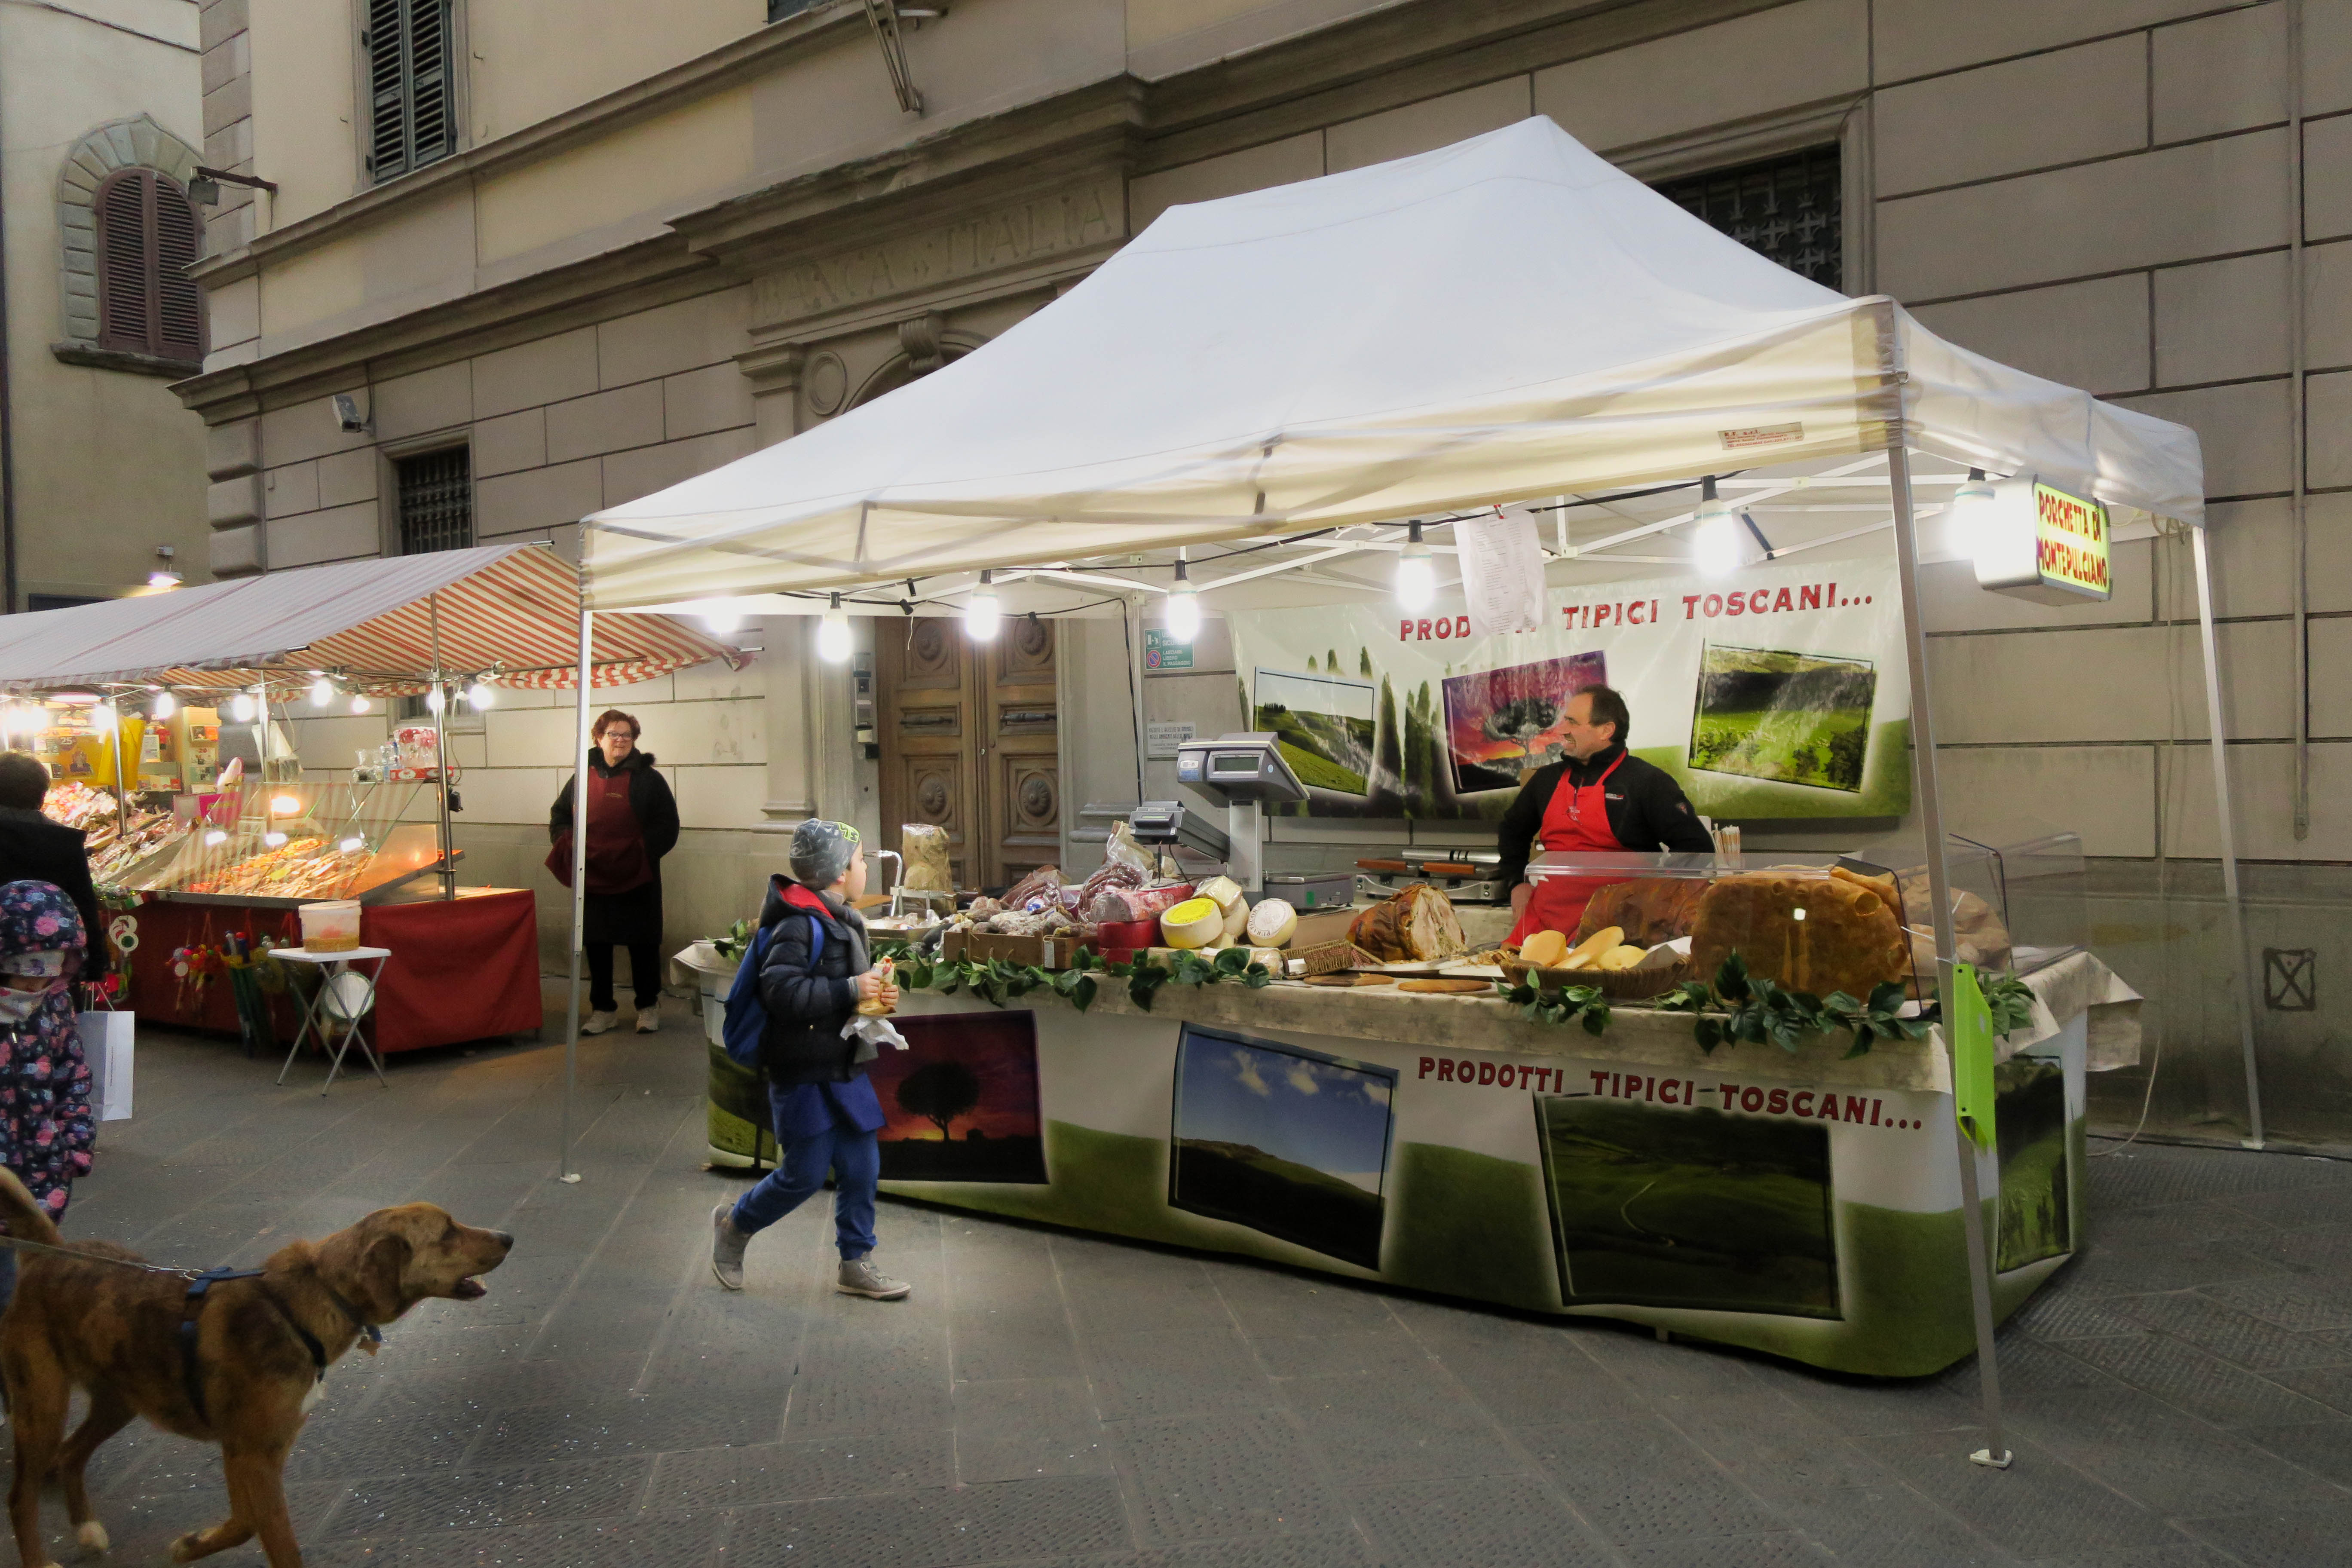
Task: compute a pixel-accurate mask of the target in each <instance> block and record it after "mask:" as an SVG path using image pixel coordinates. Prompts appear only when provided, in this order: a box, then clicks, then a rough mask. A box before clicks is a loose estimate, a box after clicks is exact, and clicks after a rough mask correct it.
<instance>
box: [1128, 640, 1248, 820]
mask: <svg viewBox="0 0 2352 1568" xmlns="http://www.w3.org/2000/svg"><path fill="white" fill-rule="evenodd" d="M1143 604H1144V600H1143V595H1141V594H1129V595H1128V596H1127V610H1126V614H1127V700H1129V702H1131V703H1133V704H1134V705H1135V706H1134V713H1135V803H1136V804H1137V805H1142V804H1143V801H1144V796H1145V795H1146V794H1147V793H1149V791H1150V785H1148V784H1145V783H1144V782H1143V780H1144V770H1143V765H1144V762H1145V760H1146V759H1148V758H1149V757H1150V755H1151V746H1150V742H1149V741H1148V740H1146V739H1145V733H1146V731H1148V730H1149V729H1150V725H1149V724H1148V723H1147V722H1146V721H1145V720H1144V717H1143ZM1242 728H1244V730H1246V729H1248V728H1249V715H1248V714H1246V713H1244V714H1243V715H1242Z"/></svg>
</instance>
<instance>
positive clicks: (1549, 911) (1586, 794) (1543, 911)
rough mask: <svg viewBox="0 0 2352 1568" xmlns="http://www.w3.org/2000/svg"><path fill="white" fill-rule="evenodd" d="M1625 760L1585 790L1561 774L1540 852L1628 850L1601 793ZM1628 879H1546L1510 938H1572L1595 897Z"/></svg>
mask: <svg viewBox="0 0 2352 1568" xmlns="http://www.w3.org/2000/svg"><path fill="white" fill-rule="evenodd" d="M1624 761H1625V758H1624V756H1623V755H1622V753H1620V755H1619V756H1618V758H1617V760H1616V761H1615V762H1613V763H1610V764H1609V766H1608V767H1607V768H1606V769H1604V770H1602V772H1601V776H1600V777H1599V778H1597V779H1595V780H1593V781H1592V782H1591V784H1586V785H1585V786H1584V787H1583V788H1581V789H1579V788H1577V787H1576V786H1575V785H1573V784H1570V783H1569V782H1568V776H1567V775H1566V774H1565V773H1563V774H1561V775H1560V781H1559V787H1558V788H1556V789H1554V790H1553V791H1552V792H1551V804H1550V805H1548V806H1546V807H1545V808H1544V819H1543V827H1542V828H1541V830H1540V831H1538V834H1537V835H1536V847H1537V849H1538V850H1539V851H1541V852H1543V853H1546V854H1553V855H1558V854H1563V853H1573V852H1574V851H1576V850H1579V849H1583V850H1596V851H1603V852H1607V853H1611V854H1614V853H1618V852H1620V851H1622V850H1623V848H1624V846H1623V845H1622V844H1620V843H1618V842H1617V836H1616V835H1615V834H1614V833H1612V832H1611V831H1610V830H1609V802H1608V799H1607V797H1606V796H1605V795H1603V794H1602V791H1603V789H1604V788H1606V786H1607V785H1608V783H1609V775H1610V774H1611V773H1615V772H1616V771H1617V770H1618V768H1619V767H1621V766H1622V765H1623V763H1624ZM1623 880H1624V877H1623V876H1622V875H1620V876H1601V877H1546V878H1545V879H1543V880H1541V881H1539V882H1535V883H1533V884H1532V885H1533V887H1534V889H1535V891H1534V893H1533V895H1532V896H1530V897H1529V898H1528V911H1527V913H1525V914H1523V915H1521V916H1520V917H1519V923H1518V924H1517V925H1515V926H1513V927H1512V928H1511V935H1510V940H1511V941H1512V942H1525V941H1526V940H1527V939H1528V937H1530V936H1533V935H1534V934H1535V933H1536V932H1538V931H1559V933H1560V934H1561V935H1563V936H1573V935H1574V934H1575V933H1576V922H1577V921H1580V920H1582V919H1583V918H1584V906H1585V904H1586V903H1588V902H1589V901H1591V898H1592V895H1593V894H1595V893H1597V892H1599V891H1600V890H1601V889H1603V888H1606V887H1610V886H1612V885H1613V884H1615V883H1618V882H1622V881H1623Z"/></svg>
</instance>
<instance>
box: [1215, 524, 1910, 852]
mask: <svg viewBox="0 0 2352 1568" xmlns="http://www.w3.org/2000/svg"><path fill="white" fill-rule="evenodd" d="M1546 603H1547V615H1546V625H1545V627H1544V629H1542V630H1540V631H1531V632H1515V633H1511V634H1508V635H1506V636H1499V637H1476V636H1474V635H1473V634H1472V631H1471V620H1470V616H1469V615H1468V614H1467V610H1466V605H1465V604H1464V603H1463V601H1462V599H1461V596H1460V594H1459V591H1458V590H1457V591H1455V592H1454V593H1451V594H1441V595H1439V596H1438V600H1437V602H1436V604H1434V605H1432V606H1431V608H1430V610H1429V611H1428V612H1427V613H1425V614H1422V615H1416V616H1405V615H1403V614H1402V612H1400V611H1398V610H1397V608H1396V606H1395V605H1393V603H1391V604H1385V605H1383V604H1363V605H1319V606H1314V607H1307V608H1298V609H1286V610H1259V611H1244V612H1236V613H1234V614H1232V615H1229V616H1227V617H1226V620H1227V625H1228V626H1229V627H1230V629H1231V632H1232V636H1233V645H1234V668H1235V669H1236V670H1237V671H1239V679H1240V681H1241V687H1242V690H1241V699H1242V708H1243V711H1244V712H1245V713H1247V714H1248V715H1249V719H1250V724H1251V727H1252V728H1253V729H1255V730H1261V731H1272V732H1273V733H1274V734H1275V735H1276V737H1277V738H1278V739H1279V741H1280V743H1281V746H1282V751H1283V754H1284V756H1285V757H1286V758H1287V759H1288V761H1289V763H1290V764H1291V766H1292V767H1293V768H1294V769H1296V770H1297V773H1298V776H1299V778H1300V780H1301V781H1302V782H1304V783H1305V784H1307V793H1308V798H1307V800H1306V801H1304V802H1302V803H1300V804H1298V805H1293V806H1290V807H1288V808H1287V809H1288V810H1289V811H1290V812H1292V813H1294V814H1296V815H1299V816H1351V817H1368V818H1375V819H1397V818H1406V817H1412V818H1422V819H1439V820H1444V819H1455V820H1465V821H1490V820H1493V819H1496V818H1498V817H1500V816H1502V815H1503V813H1504V812H1505V811H1506V810H1507V809H1508V808H1509V805H1510V803H1511V801H1512V799H1513V798H1514V797H1515V796H1516V795H1517V793H1518V790H1519V787H1520V784H1521V783H1522V781H1523V779H1524V777H1525V776H1526V775H1527V774H1528V773H1532V772H1533V771H1534V770H1536V769H1538V768H1541V767H1544V766H1547V765H1549V763H1556V762H1559V760H1560V759H1561V757H1562V756H1563V755H1564V752H1563V751H1562V740H1561V734H1562V722H1563V721H1564V720H1565V718H1566V716H1567V711H1568V701H1569V699H1570V698H1571V697H1573V696H1574V695H1575V694H1576V693H1577V692H1579V691H1581V690H1583V689H1585V688H1587V687H1590V686H1598V685H1607V686H1612V687H1614V688H1615V689H1617V690H1619V691H1620V692H1622V693H1623V694H1624V698H1625V701H1626V705H1627V707H1628V708H1629V709H1630V710H1632V713H1633V724H1632V727H1631V728H1632V733H1631V734H1630V735H1629V736H1628V737H1627V738H1626V740H1627V745H1628V747H1629V749H1630V750H1632V751H1633V752H1634V753H1635V754H1636V755H1638V756H1641V757H1643V758H1644V759H1646V760H1647V761H1649V762H1652V763H1656V764H1657V765H1658V766H1660V767H1662V768H1664V769H1665V770H1666V771H1667V772H1668V773H1672V774H1673V775H1674V776H1675V779H1676V781H1677V782H1679V783H1680V784H1682V786H1683V789H1684V791H1685V794H1687V795H1689V796H1690V799H1691V802H1692V804H1693V805H1696V807H1697V809H1698V810H1699V811H1701V812H1703V813H1705V814H1706V815H1708V816H1715V817H1717V818H1721V819H1725V820H1729V821H1769V820H1782V819H1791V818H1893V817H1899V816H1903V815H1904V813H1905V812H1906V810H1908V808H1909V806H1910V800H1911V763H1910V730H1911V724H1910V719H1911V689H1910V680H1909V675H1908V670H1909V667H1908V665H1907V663H1906V657H1905V650H1904V642H1903V637H1904V631H1903V614H1902V606H1901V602H1900V600H1899V598H1898V596H1897V590H1896V582H1895V565H1894V563H1892V562H1891V561H1889V562H1883V563H1882V562H1874V561H1873V562H1854V561H1838V562H1822V563H1809V564H1802V565H1799V564H1788V565H1776V564H1768V565H1759V566H1754V567H1750V568H1748V569H1746V570H1744V571H1741V572H1738V573H1737V574H1733V575H1731V576H1728V577H1722V578H1709V577H1700V576H1697V575H1696V574H1692V575H1684V576H1676V577H1661V578H1655V579H1648V580H1641V581H1628V582H1618V583H1609V584H1595V585H1591V586H1588V587H1577V588H1558V587H1555V588H1551V589H1549V590H1547V593H1546Z"/></svg>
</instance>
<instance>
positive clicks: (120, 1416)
mask: <svg viewBox="0 0 2352 1568" xmlns="http://www.w3.org/2000/svg"><path fill="white" fill-rule="evenodd" d="M0 1220H5V1223H6V1226H7V1230H8V1234H9V1235H10V1236H12V1237H19V1238H21V1239H24V1240H27V1241H34V1242H45V1243H47V1244H48V1245H49V1246H51V1247H65V1246H69V1247H70V1249H71V1250H72V1251H73V1252H74V1253H76V1254H79V1256H78V1257H60V1256H58V1254H55V1253H44V1252H26V1253H23V1254H21V1255H20V1258H19V1266H20V1267H19V1273H18V1276H17V1282H16V1300H15V1302H14V1303H13V1304H12V1305H11V1306H10V1307H9V1309H8V1313H7V1316H6V1317H5V1319H0V1375H5V1377H6V1380H7V1384H8V1404H9V1407H10V1410H11V1414H12V1416H13V1419H14V1422H15V1425H16V1476H15V1479H14V1481H13V1483H12V1484H11V1486H10V1487H9V1489H8V1512H9V1515H10V1518H11V1521H12V1522H13V1523H14V1524H15V1526H16V1550H17V1552H18V1553H19V1555H20V1556H21V1558H22V1559H23V1562H24V1564H25V1568H47V1564H48V1563H49V1554H48V1550H47V1546H46V1545H45V1544H44V1543H43V1542H42V1540H41V1526H40V1489H41V1485H42V1483H43V1481H44V1479H46V1478H47V1477H48V1476H49V1475H50V1474H52V1473H54V1474H56V1475H57V1476H58V1479H60V1480H62V1481H63V1482H64V1483H65V1492H66V1509H67V1511H68V1514H69V1515H70V1517H71V1518H72V1520H73V1524H74V1533H75V1535H76V1536H77V1537H78V1538H79V1541H80V1542H81V1544H82V1546H83V1547H84V1548H85V1549H87V1550H89V1551H92V1552H102V1551H104V1550H105V1549H106V1545H107V1540H106V1527H105V1526H103V1525H101V1524H100V1523H99V1522H98V1521H97V1520H95V1519H92V1518H91V1517H90V1511H89V1491H88V1489H87V1488H86V1486H85V1485H84V1482H83V1469H84V1468H85V1467H86V1466H87V1465H88V1464H89V1458H90V1456H91V1455H92V1454H93V1453H95V1452H97V1450H98V1446H99V1445H100V1444H101V1443H103V1442H105V1441H106V1440H107V1439H108V1438H109V1437H111V1436H114V1434H115V1433H117V1432H120V1431H121V1430H122V1428H123V1427H124V1426H128V1425H129V1424H130V1421H131V1417H132V1416H134V1415H143V1416H145V1417H146V1418H147V1419H148V1420H149V1421H151V1422H152V1423H154V1425H156V1426H161V1427H163V1429H164V1430H165V1431H167V1432H176V1433H178V1434H179V1435H180V1436H183V1437H193V1438H195V1439H197V1440H198V1441H200V1442H211V1443H218V1444H219V1445H220V1447H221V1468H222V1469H223V1470H224V1471H225V1472H226V1477H227V1480H228V1501H229V1517H228V1518H227V1519H226V1520H225V1521H222V1522H221V1523H219V1524H216V1525H214V1526H213V1527H212V1528H211V1529H209V1530H200V1531H193V1532H191V1533H190V1534H187V1535H184V1536H182V1537H180V1539H179V1540H177V1541H175V1542H173V1543H172V1556H173V1559H174V1560H175V1561H177V1562H181V1563H193V1562H194V1561H195V1560H196V1559H197V1558H199V1557H205V1556H209V1555H210V1554H211V1553H213V1552H221V1551H226V1549H227V1548H229V1547H232V1546H236V1545H239V1544H241V1543H242V1542H246V1541H247V1540H250V1539H251V1538H252V1537H253V1536H255V1535H256V1534H258V1535H259V1536H260V1537H261V1545H262V1550H263V1551H265V1552H268V1555H269V1563H270V1568H301V1562H302V1552H301V1548H300V1547H299V1546H298V1545H297V1544H296V1543H295V1541H294V1526H293V1522H292V1521H291V1520H290V1519H289V1517H288V1515H287V1511H286V1482H285V1468H286V1455H287V1451H288V1449H289V1448H290V1447H292V1446H293V1443H294V1437H295V1435H296V1434H297V1433H299V1432H300V1431H301V1429H302V1423H303V1421H304V1420H305V1419H306V1418H307V1416H308V1415H309V1413H310V1406H311V1405H313V1404H315V1403H317V1401H318V1397H319V1392H320V1384H321V1383H322V1381H323V1380H324V1378H325V1376H326V1368H327V1366H328V1365H329V1364H330V1363H332V1362H334V1361H335V1360H337V1359H338V1358H339V1357H341V1355H343V1354H344V1353H345V1352H348V1351H349V1350H350V1349H351V1348H352V1346H353V1345H354V1344H359V1343H362V1341H363V1340H364V1342H365V1344H366V1348H367V1349H368V1350H369V1351H370V1352H371V1353H372V1352H373V1351H374V1349H375V1336H374V1334H373V1327H374V1325H377V1324H380V1323H389V1322H391V1321H393V1320H394V1319H395V1318H398V1317H399V1316H400V1315H401V1314H402V1313H403V1312H405V1311H407V1310H408V1309H409V1308H411V1307H413V1306H415V1305H416V1303H417V1302H419V1301H422V1300H427V1299H428V1298H433V1297H439V1298H442V1299H445V1300H454V1301H470V1300H477V1299H478V1298H479V1297H482V1296H484V1295H487V1294H488V1291H487V1290H485V1289H483V1287H482V1284H481V1281H480V1280H479V1279H478V1278H477V1277H478V1276H479V1275H483V1274H487V1273H488V1272H489V1271H490V1270H491V1269H493V1268H497V1267H498V1266H499V1264H501V1263H503V1262H505V1261H506V1257H507V1253H508V1251H509V1249H510V1248H512V1247H513V1246H514V1237H511V1236H509V1235H507V1234H506V1233H505V1232H503V1231H496V1230H477V1229H475V1228H474V1227H473V1226H467V1225H459V1224H458V1223H457V1221H456V1220H454V1219H452V1218H450V1217H449V1215H448V1213H447V1211H446V1210H444V1209H441V1208H437V1207H436V1206H435V1205H432V1204H403V1205H400V1206H399V1207H398V1208H388V1209H378V1210H376V1211H375V1213H373V1214H372V1215H368V1216H367V1217H366V1218H364V1219H362V1220H361V1221H360V1222H359V1223H358V1224H357V1225H355V1226H351V1227H350V1228H349V1229H347V1230H339V1231H337V1232H336V1233H335V1234H334V1235H332V1236H331V1237H327V1238H326V1239H325V1240H324V1241H320V1242H316V1243H313V1242H308V1241H295V1242H289V1243H288V1244H287V1245H286V1246H284V1247H279V1248H278V1250H277V1251H276V1252H273V1253H271V1254H270V1255H269V1260H268V1262H267V1263H265V1264H263V1265H262V1268H261V1272H260V1274H259V1275H258V1277H257V1278H253V1279H225V1280H222V1281H220V1282H218V1283H216V1284H215V1285H213V1286H211V1287H210V1288H209V1289H208V1290H207V1291H206V1293H205V1296H204V1297H203V1298H202V1299H201V1300H200V1301H198V1302H191V1301H190V1300H189V1299H188V1281H187V1279H185V1278H184V1277H182V1276H180V1275H176V1274H172V1273H166V1272H163V1271H159V1270H151V1269H146V1268H124V1267H123V1264H124V1263H126V1262H130V1263H136V1262H139V1261H141V1259H140V1258H139V1257H138V1255H137V1254H136V1253H133V1252H131V1251H129V1250H127V1249H125V1248H123V1247H117V1246H115V1245H114V1244H113V1243H111V1242H105V1241H80V1242H73V1243H70V1244H68V1243H67V1242H66V1241H65V1240H64V1238H62V1237H59V1236H58V1227H57V1226H55V1225H53V1224H51V1223H50V1221H49V1217H48V1215H47V1214H45V1213H43V1212H42V1210H41V1208H40V1205H37V1203H35V1202H34V1201H33V1198H32V1195H31V1194H28V1193H27V1192H26V1190H25V1187H24V1184H22V1183H21V1182H19V1181H17V1180H16V1176H15V1175H14V1174H12V1173H9V1172H8V1171H7V1170H6V1169H5V1168H0ZM107 1259H113V1260H115V1261H106V1260H107ZM192 1308H193V1321H194V1323H195V1325H196V1328H195V1332H194V1336H193V1342H194V1350H195V1363H194V1370H193V1371H191V1370H190V1367H189V1364H188V1354H187V1350H186V1346H185V1342H184V1336H183V1334H182V1331H181V1324H182V1323H183V1321H188V1320H189V1319H190V1318H191V1309H192ZM77 1386H79V1387H80V1388H82V1389H84V1390H86V1391H87V1392H88V1393H89V1415H88V1416H87V1417H85V1418H84V1419H83V1421H82V1424H81V1425H80V1426H79V1427H77V1428H75V1430H74V1434H73V1436H72V1437H70V1438H67V1437H66V1436H65V1426H66V1405H67V1400H68V1396H69V1395H70V1394H71V1392H72V1390H73V1389H74V1388H75V1387H77Z"/></svg>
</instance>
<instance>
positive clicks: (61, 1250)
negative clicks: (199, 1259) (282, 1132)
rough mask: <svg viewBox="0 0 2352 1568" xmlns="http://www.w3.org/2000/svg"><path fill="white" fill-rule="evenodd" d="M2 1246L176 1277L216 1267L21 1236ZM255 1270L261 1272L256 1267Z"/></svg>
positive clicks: (5, 1238)
mask: <svg viewBox="0 0 2352 1568" xmlns="http://www.w3.org/2000/svg"><path fill="white" fill-rule="evenodd" d="M0 1247H14V1248H16V1250H17V1251H19V1252H54V1253H56V1254H57V1255H58V1257H59V1258H80V1259H81V1260H82V1261H83V1262H85V1263H111V1264H113V1265H114V1266H115V1267H116V1268H135V1269H138V1270H139V1271H140V1272H141V1273H142V1274H169V1275H171V1276H172V1277H173V1279H196V1278H197V1277H198V1276H200V1275H203V1274H207V1273H217V1272H218V1270H216V1269H205V1268H172V1267H170V1266H169V1265H168V1264H163V1263H147V1262H142V1260H140V1259H138V1258H109V1257H107V1256H105V1255H104V1254H103V1253H97V1252H82V1251H79V1250H78V1249H76V1248H74V1247H58V1246H54V1245H52V1244H50V1243H48V1242H46V1241H26V1240H25V1239H23V1238H22V1237H14V1236H0ZM253 1272H255V1273H259V1272H260V1270H258V1269H256V1270H254V1271H253Z"/></svg>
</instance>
